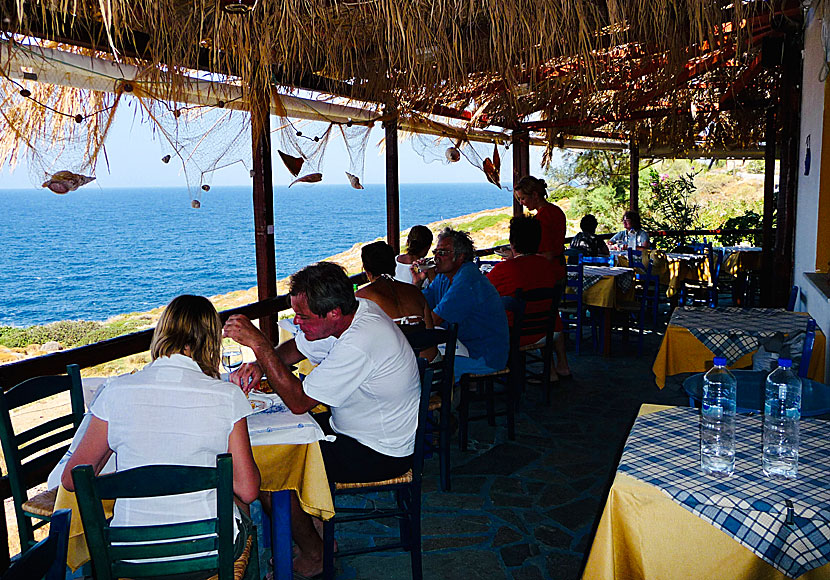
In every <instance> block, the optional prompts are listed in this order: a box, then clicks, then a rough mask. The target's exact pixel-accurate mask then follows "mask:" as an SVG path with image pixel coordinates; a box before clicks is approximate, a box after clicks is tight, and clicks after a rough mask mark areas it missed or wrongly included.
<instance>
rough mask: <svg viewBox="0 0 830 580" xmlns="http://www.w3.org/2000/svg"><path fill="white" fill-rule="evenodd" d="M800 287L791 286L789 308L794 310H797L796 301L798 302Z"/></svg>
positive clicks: (791, 310)
mask: <svg viewBox="0 0 830 580" xmlns="http://www.w3.org/2000/svg"><path fill="white" fill-rule="evenodd" d="M798 296H799V289H798V286H793V287H792V288H790V297H789V299H788V300H787V310H789V311H790V312H793V311H794V310H795V303H796V302H798Z"/></svg>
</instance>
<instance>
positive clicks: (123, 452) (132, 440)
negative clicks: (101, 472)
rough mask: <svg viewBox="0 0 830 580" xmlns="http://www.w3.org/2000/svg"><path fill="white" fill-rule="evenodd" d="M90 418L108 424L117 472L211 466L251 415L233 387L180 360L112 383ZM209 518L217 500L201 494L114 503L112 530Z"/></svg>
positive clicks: (177, 357)
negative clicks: (236, 428)
mask: <svg viewBox="0 0 830 580" xmlns="http://www.w3.org/2000/svg"><path fill="white" fill-rule="evenodd" d="M90 411H91V412H92V414H93V415H95V416H96V417H97V418H99V419H101V420H102V421H106V422H107V429H108V431H107V433H108V435H107V439H108V443H109V447H110V449H112V450H113V451H114V452H115V454H116V471H124V470H126V469H131V468H133V467H141V466H144V465H154V464H162V465H164V464H166V465H194V466H203V467H214V466H215V465H216V456H217V455H218V454H220V453H227V452H228V437H229V436H230V434H231V430H232V429H233V426H234V424H235V423H236V422H237V421H239V420H240V419H242V418H244V417H246V416H248V415H250V414H251V413H252V409H251V405H250V404H249V403H248V400H247V399H246V397H245V394H244V393H243V392H242V390H241V389H240V388H239V387H238V386H236V385H234V384H233V383H229V382H226V381H220V380H218V379H214V378H211V377H209V376H207V375H205V374H204V373H203V372H202V371H201V369H200V368H199V366H198V365H197V364H196V363H195V362H194V361H193V360H192V359H190V358H189V357H186V356H184V355H181V354H174V355H172V356H170V357H161V358H158V359H156V360H155V361H153V362H152V363H150V364H149V365H147V366H146V367H144V369H143V370H141V371H139V372H137V373H135V374H132V375H123V376H120V377H115V378H113V379H111V380H110V381H109V382H108V383H107V384H106V385H105V386H104V387H102V390H101V393H100V394H99V395H98V397H97V398H96V399H95V402H94V403H93V404H92V407H91V409H90ZM234 510H236V506H234ZM211 517H216V495H215V492H212V491H204V492H195V493H188V494H182V495H178V496H173V497H169V498H165V497H162V498H142V499H121V500H118V501H116V503H115V511H114V517H113V525H115V526H135V525H139V526H140V525H153V524H166V523H178V522H184V521H190V520H199V519H206V518H211ZM234 527H236V522H234ZM234 531H235V530H234Z"/></svg>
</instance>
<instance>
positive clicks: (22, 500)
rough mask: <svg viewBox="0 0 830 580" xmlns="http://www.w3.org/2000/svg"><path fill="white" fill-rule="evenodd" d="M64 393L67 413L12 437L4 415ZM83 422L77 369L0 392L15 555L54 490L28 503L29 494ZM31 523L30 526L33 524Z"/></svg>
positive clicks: (45, 515) (30, 540)
mask: <svg viewBox="0 0 830 580" xmlns="http://www.w3.org/2000/svg"><path fill="white" fill-rule="evenodd" d="M64 392H69V398H70V401H71V404H72V409H71V411H70V412H69V413H67V414H65V415H62V416H60V417H57V418H55V419H50V420H49V421H45V422H44V423H41V424H40V425H37V426H36V427H32V428H31V429H28V430H26V431H21V432H19V433H16V432H15V430H14V428H13V426H12V420H11V416H10V412H11V411H13V410H15V409H18V408H20V407H23V406H24V405H28V404H30V403H34V402H37V401H41V400H43V399H46V398H48V397H52V396H54V395H57V394H60V393H64ZM83 417H84V395H83V390H82V388H81V372H80V369H79V368H78V365H68V366H67V367H66V374H65V375H58V376H45V377H34V378H31V379H28V380H25V381H23V382H22V383H19V384H17V385H15V386H13V387H12V388H11V389H9V390H8V391H6V392H5V393H0V442H2V446H3V456H4V457H5V459H6V470H7V471H8V476H9V486H10V487H11V492H12V499H13V501H14V512H15V516H16V518H17V531H18V534H19V536H20V550H21V551H25V550H26V549H27V548H30V547H32V546H33V545H34V544H35V538H34V530H36V529H37V528H39V527H41V526H43V525H45V524H46V523H47V522H49V520H50V519H51V516H52V510H53V509H54V508H55V497H57V489H53V490H47V491H45V492H42V493H39V494H37V495H35V496H34V497H32V498H29V489H31V488H32V487H35V486H36V485H38V484H41V483H45V482H46V478H47V476H48V475H49V471H50V470H51V469H52V468H53V467H54V466H55V465H56V464H57V463H58V461H59V460H60V459H61V458H62V457H63V455H64V453H66V450H67V449H69V444H70V443H71V442H72V436H73V435H74V434H75V431H76V430H77V429H78V426H79V425H80V424H81V421H82V420H83ZM33 518H34V521H33Z"/></svg>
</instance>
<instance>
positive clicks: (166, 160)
mask: <svg viewBox="0 0 830 580" xmlns="http://www.w3.org/2000/svg"><path fill="white" fill-rule="evenodd" d="M161 162H162V163H170V154H169V153H168V154H167V155H165V156H164V157H162V158H161Z"/></svg>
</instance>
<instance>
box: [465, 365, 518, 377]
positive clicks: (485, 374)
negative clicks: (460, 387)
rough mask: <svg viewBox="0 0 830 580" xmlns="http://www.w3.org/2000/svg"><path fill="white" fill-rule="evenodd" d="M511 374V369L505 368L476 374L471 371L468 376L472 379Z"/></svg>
mask: <svg viewBox="0 0 830 580" xmlns="http://www.w3.org/2000/svg"><path fill="white" fill-rule="evenodd" d="M507 374H510V369H508V368H503V369H501V370H500V371H493V372H492V373H483V374H476V373H469V374H468V375H467V376H468V377H470V378H471V379H486V378H487V377H501V376H504V375H507Z"/></svg>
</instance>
